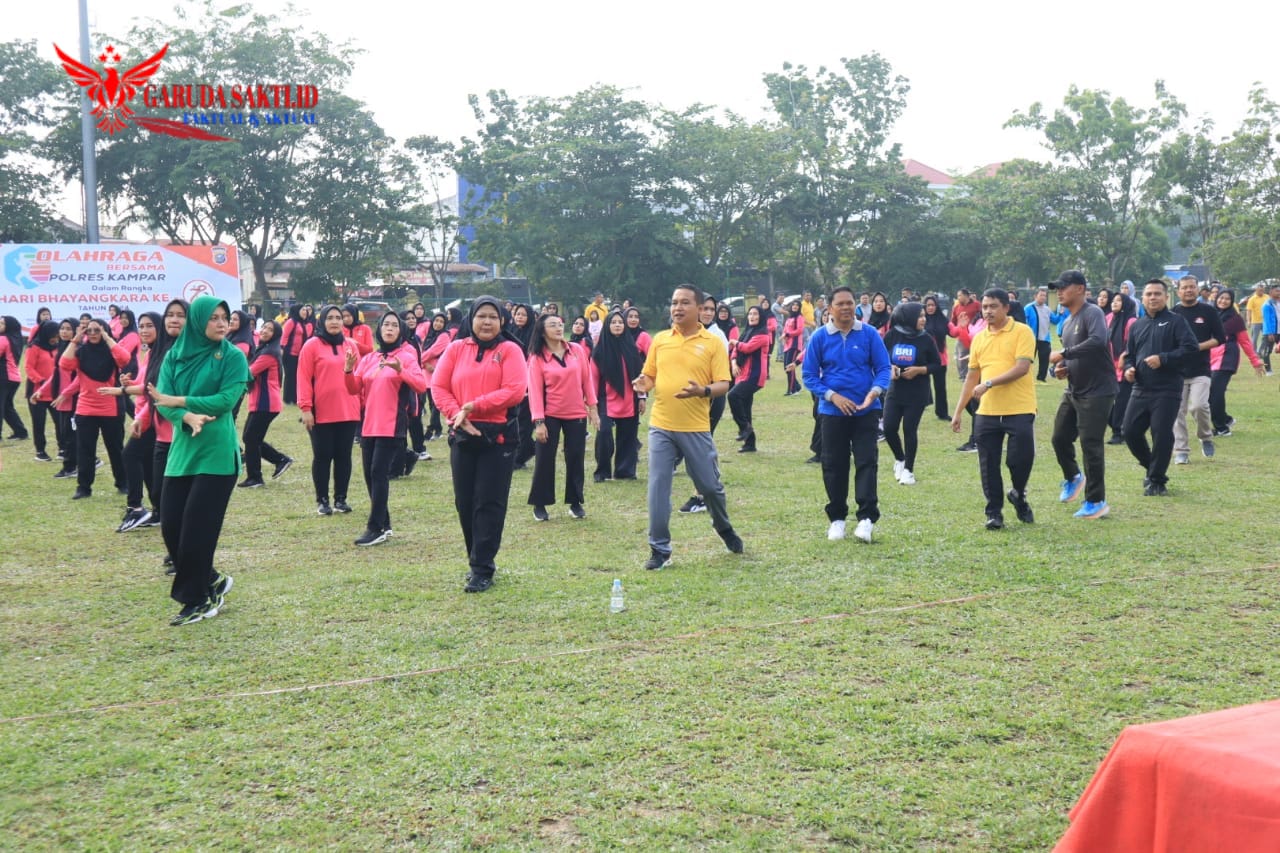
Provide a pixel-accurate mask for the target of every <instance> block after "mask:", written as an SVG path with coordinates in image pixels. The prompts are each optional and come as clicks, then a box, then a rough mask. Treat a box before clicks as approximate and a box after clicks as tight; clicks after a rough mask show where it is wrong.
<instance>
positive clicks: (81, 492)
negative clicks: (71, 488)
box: [71, 489, 93, 501]
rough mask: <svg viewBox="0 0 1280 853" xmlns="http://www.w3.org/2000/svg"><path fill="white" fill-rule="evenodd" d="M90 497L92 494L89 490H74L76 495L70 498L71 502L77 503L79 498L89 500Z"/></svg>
mask: <svg viewBox="0 0 1280 853" xmlns="http://www.w3.org/2000/svg"><path fill="white" fill-rule="evenodd" d="M91 497H93V492H91V491H90V490H89V489H76V493H75V494H74V495H72V496H71V500H73V501H78V500H80V499H81V498H91Z"/></svg>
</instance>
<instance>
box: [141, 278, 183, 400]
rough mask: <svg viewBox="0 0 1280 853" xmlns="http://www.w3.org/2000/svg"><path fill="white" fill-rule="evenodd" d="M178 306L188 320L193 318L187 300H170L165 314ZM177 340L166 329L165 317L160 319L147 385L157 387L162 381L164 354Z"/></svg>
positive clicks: (150, 358) (150, 356) (148, 364)
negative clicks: (161, 368)
mask: <svg viewBox="0 0 1280 853" xmlns="http://www.w3.org/2000/svg"><path fill="white" fill-rule="evenodd" d="M175 305H178V306H180V307H181V308H182V311H183V313H184V314H185V315H186V316H187V318H188V319H190V317H191V303H189V302H187V300H185V299H170V300H169V303H168V304H167V305H165V306H164V313H165V314H168V313H169V309H170V308H172V307H173V306H175ZM176 340H177V337H176V336H172V337H171V336H170V335H169V332H168V331H167V330H166V329H165V327H164V316H163V315H162V316H161V317H160V325H159V326H157V327H156V342H155V345H154V346H153V347H152V348H151V355H149V356H147V375H146V383H145V384H146V385H155V384H156V383H157V382H159V381H160V363H161V362H162V361H164V354H165V353H167V352H168V351H169V348H170V347H171V346H173V342H174V341H176Z"/></svg>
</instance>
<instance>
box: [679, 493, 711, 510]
mask: <svg viewBox="0 0 1280 853" xmlns="http://www.w3.org/2000/svg"><path fill="white" fill-rule="evenodd" d="M706 511H707V502H706V501H704V500H703V499H702V496H701V495H694V496H693V497H691V498H689V500H687V501H685V502H684V505H683V506H682V507H680V512H682V513H684V514H685V515H688V514H689V513H691V512H706Z"/></svg>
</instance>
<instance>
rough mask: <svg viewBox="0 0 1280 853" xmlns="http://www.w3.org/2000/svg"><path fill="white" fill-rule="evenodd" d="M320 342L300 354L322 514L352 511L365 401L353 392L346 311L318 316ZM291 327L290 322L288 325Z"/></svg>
mask: <svg viewBox="0 0 1280 853" xmlns="http://www.w3.org/2000/svg"><path fill="white" fill-rule="evenodd" d="M316 321H317V323H316V333H315V337H313V338H311V340H309V341H307V342H306V343H305V344H303V345H302V351H301V352H300V353H299V354H298V408H299V409H301V410H302V425H303V426H304V427H306V428H307V432H309V433H310V434H311V455H312V458H311V482H312V484H313V485H314V486H315V490H316V512H317V513H319V514H320V515H333V513H334V511H335V510H336V511H337V512H351V507H350V506H349V505H348V504H347V489H348V487H350V485H351V448H352V445H353V443H354V442H355V437H356V429H357V428H358V427H359V426H360V400H359V398H357V397H354V396H352V395H351V392H349V391H348V390H347V383H346V378H345V365H346V362H347V353H353V354H356V355H358V353H356V345H355V344H354V343H352V342H351V341H349V340H348V339H347V338H346V337H345V336H344V335H343V334H342V309H341V308H339V307H338V306H337V305H325V306H324V307H322V308H321V309H320V313H319V315H318V316H317V317H316ZM285 325H286V326H287V325H288V323H285ZM330 469H332V470H333V505H332V506H330V505H329V471H330Z"/></svg>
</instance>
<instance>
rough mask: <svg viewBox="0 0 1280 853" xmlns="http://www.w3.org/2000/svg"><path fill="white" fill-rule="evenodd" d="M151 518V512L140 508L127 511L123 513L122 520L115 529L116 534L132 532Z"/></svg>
mask: <svg viewBox="0 0 1280 853" xmlns="http://www.w3.org/2000/svg"><path fill="white" fill-rule="evenodd" d="M150 518H151V510H149V509H142V508H141V507H138V508H133V509H127V510H125V513H124V519H123V520H121V522H120V526H119V527H117V528H116V533H124V532H125V531H128V530H133V529H134V528H135V527H138V526H140V525H142V524H144V523H146V522H147V521H148V520H149V519H150Z"/></svg>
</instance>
